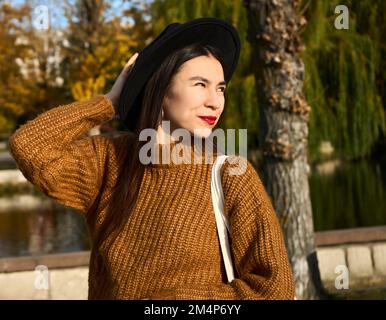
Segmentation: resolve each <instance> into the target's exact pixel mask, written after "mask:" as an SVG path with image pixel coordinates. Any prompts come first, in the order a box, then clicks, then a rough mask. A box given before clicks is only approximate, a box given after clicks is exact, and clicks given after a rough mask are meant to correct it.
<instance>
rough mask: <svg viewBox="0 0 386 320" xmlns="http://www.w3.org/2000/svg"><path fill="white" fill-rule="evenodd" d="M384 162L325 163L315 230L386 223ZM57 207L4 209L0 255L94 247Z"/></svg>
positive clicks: (80, 223) (72, 216) (316, 191)
mask: <svg viewBox="0 0 386 320" xmlns="http://www.w3.org/2000/svg"><path fill="white" fill-rule="evenodd" d="M385 164H386V163H385V161H377V162H370V161H361V162H355V163H349V164H343V165H338V166H336V165H334V164H327V165H326V164H325V165H324V167H317V168H314V169H313V173H312V175H311V176H310V179H309V181H310V189H311V201H312V207H313V214H314V225H315V230H316V231H321V230H334V229H345V228H356V227H368V226H379V225H386V165H385ZM53 208H54V209H52V210H36V211H32V212H8V213H0V257H8V256H25V255H40V254H49V253H60V252H71V251H80V250H89V249H90V243H89V236H88V231H87V227H86V224H85V221H84V219H83V217H82V216H81V215H80V214H78V213H77V212H75V211H73V210H71V209H69V208H65V207H61V206H59V205H56V206H54V207H53Z"/></svg>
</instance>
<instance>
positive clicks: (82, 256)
mask: <svg viewBox="0 0 386 320" xmlns="http://www.w3.org/2000/svg"><path fill="white" fill-rule="evenodd" d="M89 261H90V251H79V252H69V253H57V254H48V255H42V256H28V257H16V258H13V257H9V258H1V259H0V273H8V272H16V271H30V270H34V269H35V267H36V266H38V265H45V266H47V268H49V269H60V268H74V267H83V266H88V265H89Z"/></svg>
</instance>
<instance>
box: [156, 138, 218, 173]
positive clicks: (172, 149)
mask: <svg viewBox="0 0 386 320" xmlns="http://www.w3.org/2000/svg"><path fill="white" fill-rule="evenodd" d="M151 147H152V152H153V151H155V156H154V157H152V160H151V162H150V163H149V166H150V167H153V168H177V167H181V166H183V165H194V164H212V163H213V162H214V160H215V159H216V157H217V153H218V150H217V147H216V145H215V144H213V143H212V141H211V140H209V139H205V138H194V137H193V136H191V139H190V141H189V140H188V141H185V140H181V141H171V142H170V143H167V144H159V143H154V144H153V145H151Z"/></svg>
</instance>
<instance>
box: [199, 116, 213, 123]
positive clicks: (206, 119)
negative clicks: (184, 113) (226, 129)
mask: <svg viewBox="0 0 386 320" xmlns="http://www.w3.org/2000/svg"><path fill="white" fill-rule="evenodd" d="M199 118H201V119H202V120H204V121H205V122H206V123H208V124H214V123H215V122H216V119H217V117H213V116H199Z"/></svg>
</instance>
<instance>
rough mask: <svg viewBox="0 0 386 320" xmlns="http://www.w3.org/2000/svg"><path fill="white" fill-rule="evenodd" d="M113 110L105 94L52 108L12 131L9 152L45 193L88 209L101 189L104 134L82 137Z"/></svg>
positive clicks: (109, 118) (74, 205)
mask: <svg viewBox="0 0 386 320" xmlns="http://www.w3.org/2000/svg"><path fill="white" fill-rule="evenodd" d="M114 114H115V110H114V107H113V105H112V104H111V102H110V100H109V99H108V98H107V97H105V96H103V95H99V96H96V97H94V98H92V99H90V100H87V101H78V102H73V103H71V104H68V105H63V106H58V107H56V108H53V109H50V110H48V111H46V112H44V113H42V114H40V115H39V116H37V117H36V118H35V119H33V120H30V121H27V123H26V124H24V125H22V126H21V127H20V128H19V129H17V130H16V131H15V132H14V134H13V135H12V136H11V137H10V140H9V145H10V151H11V154H12V155H13V157H14V159H15V161H16V163H17V165H18V168H19V169H20V171H21V172H22V173H23V175H24V176H25V177H26V179H27V180H29V181H30V182H31V183H32V184H34V185H35V186H36V187H38V188H39V189H40V190H41V191H42V192H43V193H44V194H46V195H47V196H49V197H51V198H53V199H54V200H55V201H57V202H58V203H60V204H63V205H65V206H68V207H72V208H74V209H76V210H77V211H79V212H80V213H82V214H86V213H87V211H88V209H89V208H90V206H91V205H92V203H93V201H94V200H95V199H96V196H97V194H98V191H99V188H100V183H101V181H102V178H101V174H102V172H101V170H100V168H103V163H102V161H103V159H104V157H105V153H106V150H107V147H108V146H107V144H108V141H107V139H108V138H106V137H103V136H92V137H88V136H86V137H81V136H82V135H84V134H86V133H88V131H89V130H90V129H91V128H93V127H95V126H97V125H99V124H101V123H103V122H105V121H108V120H111V119H112V117H113V116H114Z"/></svg>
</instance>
